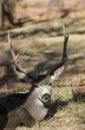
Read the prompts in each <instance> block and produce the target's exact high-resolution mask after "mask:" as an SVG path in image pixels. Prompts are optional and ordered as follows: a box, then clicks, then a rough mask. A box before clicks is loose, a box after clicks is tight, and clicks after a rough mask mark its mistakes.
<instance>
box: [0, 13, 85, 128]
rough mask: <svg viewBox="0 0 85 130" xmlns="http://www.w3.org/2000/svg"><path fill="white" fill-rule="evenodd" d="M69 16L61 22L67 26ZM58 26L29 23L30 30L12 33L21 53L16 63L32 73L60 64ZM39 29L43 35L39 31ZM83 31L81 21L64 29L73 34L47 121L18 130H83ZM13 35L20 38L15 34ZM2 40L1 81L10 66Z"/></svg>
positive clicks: (84, 53) (16, 30)
mask: <svg viewBox="0 0 85 130" xmlns="http://www.w3.org/2000/svg"><path fill="white" fill-rule="evenodd" d="M69 15H70V16H69ZM69 15H68V17H65V19H63V20H64V23H66V24H67V25H68V24H69V23H71V21H72V19H70V20H71V21H70V20H69V17H73V14H72V13H70V14H69ZM75 15H76V14H75ZM78 15H79V14H78ZM83 15H84V14H83ZM79 18H80V15H79ZM81 23H83V24H81ZM58 25H59V24H58V23H57V22H56V21H55V22H49V24H48V23H39V24H33V25H32V24H31V25H30V27H24V28H20V29H18V28H17V29H13V30H12V33H13V34H12V36H15V37H14V49H15V51H16V53H17V52H20V54H21V56H20V60H19V61H20V62H21V64H22V65H23V66H24V67H26V68H28V71H33V74H34V72H36V70H37V71H38V69H42V68H43V69H42V73H45V72H47V70H49V69H50V68H51V67H52V65H54V64H55V63H56V62H59V61H60V58H61V52H62V45H63V44H62V43H63V36H57V35H58V33H59V34H62V31H56V30H57V27H58ZM59 26H61V25H59ZM42 28H43V30H44V31H45V32H43V31H42ZM84 30H85V20H84V21H82V20H81V22H80V21H79V22H78V20H77V21H75V22H74V23H73V24H72V25H70V26H68V27H67V31H68V32H70V33H75V34H70V38H69V42H68V57H69V60H68V62H67V64H66V70H65V71H64V74H63V75H62V76H61V78H60V79H59V80H58V81H57V82H55V83H54V86H53V93H52V107H51V108H50V111H49V114H50V119H49V120H46V121H42V122H39V123H38V122H36V123H35V125H34V126H33V127H32V128H26V127H21V128H20V127H19V128H17V130H28V129H30V130H56V129H57V130H85V42H84V41H85V33H84ZM15 32H16V34H19V35H15ZM20 32H21V33H20ZM35 32H36V33H35ZM77 32H78V33H77ZM76 33H77V34H76ZM79 33H80V34H79ZM81 33H82V35H81ZM2 39H3V40H2V41H1V42H0V82H2V79H3V77H4V76H5V75H6V74H7V72H8V71H7V67H8V65H9V66H11V64H12V61H11V56H10V53H9V44H8V43H7V39H4V38H3V37H2ZM5 83H7V80H6V81H4V83H3V85H5ZM13 83H14V82H13ZM0 87H1V86H0ZM22 87H24V88H25V85H23V84H22ZM6 89H7V88H6ZM20 89H21V88H20ZM3 91H5V92H7V91H8V90H4V88H1V91H0V92H1V93H2V92H3ZM3 93H4V92H3Z"/></svg>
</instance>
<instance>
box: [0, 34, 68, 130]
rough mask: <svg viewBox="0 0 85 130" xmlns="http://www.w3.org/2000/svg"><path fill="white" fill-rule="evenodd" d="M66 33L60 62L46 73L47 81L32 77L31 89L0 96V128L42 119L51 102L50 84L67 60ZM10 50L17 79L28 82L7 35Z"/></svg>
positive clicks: (31, 123)
mask: <svg viewBox="0 0 85 130" xmlns="http://www.w3.org/2000/svg"><path fill="white" fill-rule="evenodd" d="M68 37H69V36H68V34H64V47H63V56H62V59H61V62H60V63H59V64H57V65H55V66H54V67H53V68H52V71H50V72H49V73H47V77H46V78H47V79H48V83H44V82H43V83H42V82H39V83H35V81H34V80H33V79H32V82H31V83H30V84H31V89H30V91H29V92H27V93H25V94H12V95H8V96H5V97H1V98H0V130H14V129H15V128H16V127H17V126H20V125H24V126H29V127H31V126H32V125H33V124H34V122H35V121H41V120H43V119H44V118H45V117H46V116H47V113H48V110H49V107H50V104H51V95H52V84H53V82H54V81H55V80H56V79H57V78H58V77H59V76H60V75H61V74H62V72H63V71H64V68H65V63H66V61H67V49H66V48H67V42H68ZM8 41H9V43H10V52H11V55H12V58H13V62H14V68H13V69H14V73H15V74H16V76H17V78H18V80H21V79H22V78H23V79H25V80H26V81H27V82H29V77H28V76H27V71H26V70H25V69H24V68H22V66H21V65H20V64H19V63H18V57H19V56H18V55H15V52H14V50H13V45H12V40H11V39H10V37H8Z"/></svg>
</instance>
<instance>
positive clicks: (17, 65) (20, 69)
mask: <svg viewBox="0 0 85 130" xmlns="http://www.w3.org/2000/svg"><path fill="white" fill-rule="evenodd" d="M8 42H9V44H10V52H11V55H12V59H13V62H14V65H15V67H16V69H18V70H19V71H20V72H23V73H27V71H26V70H25V69H24V68H22V66H21V65H20V64H19V63H18V58H19V53H18V54H17V55H16V54H15V52H14V50H13V45H12V40H11V38H10V33H9V32H8Z"/></svg>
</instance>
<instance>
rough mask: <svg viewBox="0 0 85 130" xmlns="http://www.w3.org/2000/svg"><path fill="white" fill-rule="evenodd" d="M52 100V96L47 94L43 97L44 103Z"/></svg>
mask: <svg viewBox="0 0 85 130" xmlns="http://www.w3.org/2000/svg"><path fill="white" fill-rule="evenodd" d="M50 98H51V96H50V95H49V94H47V93H46V94H44V95H43V96H42V99H43V101H49V100H50Z"/></svg>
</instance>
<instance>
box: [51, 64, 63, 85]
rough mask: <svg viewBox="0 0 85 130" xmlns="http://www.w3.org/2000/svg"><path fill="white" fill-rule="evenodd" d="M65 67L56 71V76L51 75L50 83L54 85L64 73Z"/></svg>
mask: <svg viewBox="0 0 85 130" xmlns="http://www.w3.org/2000/svg"><path fill="white" fill-rule="evenodd" d="M64 68H65V67H64V65H63V66H61V67H59V68H58V69H57V70H55V72H54V74H53V75H51V77H50V83H53V82H54V81H55V80H57V79H58V78H59V76H60V75H61V74H62V73H63V71H64Z"/></svg>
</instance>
